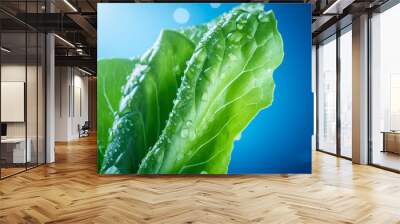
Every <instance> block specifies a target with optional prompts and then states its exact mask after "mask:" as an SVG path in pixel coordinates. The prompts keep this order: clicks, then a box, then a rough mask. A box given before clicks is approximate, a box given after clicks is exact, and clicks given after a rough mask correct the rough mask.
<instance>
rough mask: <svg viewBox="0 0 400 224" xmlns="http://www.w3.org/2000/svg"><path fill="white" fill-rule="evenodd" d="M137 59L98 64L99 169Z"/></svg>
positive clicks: (109, 60)
mask: <svg viewBox="0 0 400 224" xmlns="http://www.w3.org/2000/svg"><path fill="white" fill-rule="evenodd" d="M137 61H138V60H137V59H134V60H128V59H104V60H99V61H98V62H97V69H98V71H99V74H98V76H97V92H98V93H99V94H98V95H97V108H98V111H97V119H98V121H99V122H97V130H98V131H97V147H98V155H97V167H98V168H99V167H100V166H101V164H102V163H103V157H104V151H105V149H106V147H107V145H108V130H109V129H110V128H111V126H112V123H113V122H114V112H115V111H117V110H118V104H119V101H120V99H121V96H122V91H121V88H122V86H123V85H125V83H126V80H127V77H128V76H129V75H130V74H131V73H132V69H133V67H134V66H135V64H136V63H137Z"/></svg>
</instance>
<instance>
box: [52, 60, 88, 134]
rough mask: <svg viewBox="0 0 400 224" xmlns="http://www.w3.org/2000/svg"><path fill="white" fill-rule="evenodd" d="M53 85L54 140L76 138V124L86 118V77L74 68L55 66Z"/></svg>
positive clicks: (81, 123)
mask: <svg viewBox="0 0 400 224" xmlns="http://www.w3.org/2000/svg"><path fill="white" fill-rule="evenodd" d="M55 86H56V91H55V129H56V131H55V140H56V141H70V140H73V139H77V138H78V137H79V132H78V124H79V125H83V124H84V122H85V121H87V120H88V78H87V77H86V76H84V74H83V73H82V72H80V71H79V70H77V69H76V68H72V67H56V82H55ZM80 107H81V108H80Z"/></svg>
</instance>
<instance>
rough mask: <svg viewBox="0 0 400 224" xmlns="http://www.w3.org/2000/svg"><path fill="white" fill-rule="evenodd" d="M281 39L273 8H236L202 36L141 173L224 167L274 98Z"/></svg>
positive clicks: (214, 170)
mask: <svg viewBox="0 0 400 224" xmlns="http://www.w3.org/2000/svg"><path fill="white" fill-rule="evenodd" d="M282 60H283V42H282V38H281V36H280V34H279V32H278V29H277V24H276V20H275V16H274V14H273V12H272V11H269V12H264V11H263V9H260V8H254V7H253V8H248V9H247V8H238V9H235V10H233V11H232V12H231V13H228V14H225V15H224V16H223V17H221V18H220V19H219V20H218V21H217V22H216V24H215V25H214V26H213V27H212V28H211V29H210V30H209V31H207V33H206V34H205V37H203V38H201V41H200V43H199V44H198V46H197V47H196V50H195V52H194V53H193V56H192V57H191V59H190V61H189V64H188V66H187V68H186V70H185V74H184V78H183V80H182V83H181V86H180V88H179V90H178V94H177V97H176V99H175V100H174V106H173V109H172V111H171V113H170V117H169V119H168V123H167V125H166V126H165V129H164V130H163V132H162V134H161V136H160V137H159V139H158V141H157V142H156V143H155V144H154V146H153V147H152V149H151V151H149V152H148V153H147V155H146V157H145V158H144V159H143V161H142V163H141V165H140V168H139V170H138V173H141V174H150V173H157V174H178V173H184V174H194V173H201V174H205V173H209V174H221V173H226V172H227V170H228V165H229V162H230V157H231V152H232V149H233V143H234V140H235V138H236V137H237V136H239V135H240V134H241V132H242V131H243V130H244V129H245V128H246V126H247V125H248V124H249V123H250V121H251V120H252V119H253V118H254V117H255V116H256V115H257V113H258V112H259V111H261V110H262V109H264V108H266V107H268V106H270V105H271V104H272V101H273V92H274V81H273V76H272V75H273V71H274V70H275V69H276V68H277V67H278V66H279V65H280V64H281V62H282Z"/></svg>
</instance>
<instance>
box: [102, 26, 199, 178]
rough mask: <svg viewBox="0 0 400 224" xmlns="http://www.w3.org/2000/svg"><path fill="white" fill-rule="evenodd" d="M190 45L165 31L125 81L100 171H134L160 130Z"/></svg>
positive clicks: (178, 35)
mask: <svg viewBox="0 0 400 224" xmlns="http://www.w3.org/2000/svg"><path fill="white" fill-rule="evenodd" d="M193 50H194V45H193V44H192V42H191V41H190V40H188V39H187V38H186V37H184V36H183V35H182V34H180V33H178V32H175V31H170V30H165V31H163V32H162V33H161V35H160V37H159V39H158V40H157V42H156V43H155V44H154V46H153V47H152V48H151V49H150V50H149V51H148V52H147V53H146V54H145V55H144V56H143V57H142V58H141V59H140V61H139V62H138V63H137V64H136V66H135V68H134V70H133V72H132V74H131V75H130V76H129V79H128V80H127V81H126V85H125V86H124V89H123V97H122V98H121V100H120V104H119V108H118V110H117V112H116V113H115V114H114V115H113V116H114V117H115V120H114V121H113V125H112V127H111V129H110V130H109V132H110V139H109V141H110V143H109V144H108V146H107V150H106V152H105V154H104V160H103V163H102V167H101V170H100V172H101V173H120V174H125V173H135V172H136V171H137V169H138V167H139V163H140V162H141V160H142V159H143V157H144V156H145V155H146V153H147V152H148V150H149V148H150V147H151V146H152V145H154V143H155V142H156V141H157V139H158V137H159V136H160V134H161V131H162V130H163V129H164V126H165V124H166V121H167V119H168V114H169V113H170V111H171V109H172V105H173V103H172V101H173V99H174V98H175V96H176V91H177V89H178V87H179V85H180V82H181V76H182V75H183V71H184V69H185V67H186V61H187V60H188V59H189V58H190V57H191V55H192V53H193Z"/></svg>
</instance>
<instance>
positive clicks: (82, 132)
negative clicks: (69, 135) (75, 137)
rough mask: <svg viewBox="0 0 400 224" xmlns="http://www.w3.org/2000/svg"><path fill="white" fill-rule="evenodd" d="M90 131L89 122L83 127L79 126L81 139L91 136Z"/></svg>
mask: <svg viewBox="0 0 400 224" xmlns="http://www.w3.org/2000/svg"><path fill="white" fill-rule="evenodd" d="M89 129H90V124H89V121H85V123H84V124H83V125H82V127H81V126H80V125H79V124H78V132H79V138H81V137H87V136H89Z"/></svg>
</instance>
